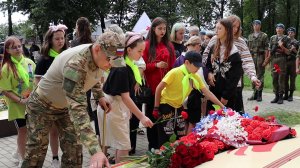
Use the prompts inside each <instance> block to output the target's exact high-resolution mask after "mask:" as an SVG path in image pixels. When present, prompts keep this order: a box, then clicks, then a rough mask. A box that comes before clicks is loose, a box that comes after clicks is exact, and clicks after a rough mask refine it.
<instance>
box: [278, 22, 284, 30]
mask: <svg viewBox="0 0 300 168" xmlns="http://www.w3.org/2000/svg"><path fill="white" fill-rule="evenodd" d="M278 27H279V28H282V29H285V26H284V24H282V23H278V24H277V25H276V28H278Z"/></svg>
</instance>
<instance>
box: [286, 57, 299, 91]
mask: <svg viewBox="0 0 300 168" xmlns="http://www.w3.org/2000/svg"><path fill="white" fill-rule="evenodd" d="M286 64H287V67H286V75H285V77H286V78H285V92H286V93H287V92H288V91H294V90H295V89H296V86H295V85H296V77H297V74H296V60H295V59H290V60H287V62H286Z"/></svg>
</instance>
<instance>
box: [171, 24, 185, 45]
mask: <svg viewBox="0 0 300 168" xmlns="http://www.w3.org/2000/svg"><path fill="white" fill-rule="evenodd" d="M180 29H183V30H185V26H184V24H183V23H175V24H174V25H173V27H172V30H171V35H170V40H171V41H172V42H176V38H177V37H176V32H177V31H178V30H180Z"/></svg>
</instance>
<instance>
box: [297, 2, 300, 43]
mask: <svg viewBox="0 0 300 168" xmlns="http://www.w3.org/2000/svg"><path fill="white" fill-rule="evenodd" d="M299 19H300V1H297V21H296V33H297V37H298V38H297V39H299V37H300V36H299Z"/></svg>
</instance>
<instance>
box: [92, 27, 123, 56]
mask: <svg viewBox="0 0 300 168" xmlns="http://www.w3.org/2000/svg"><path fill="white" fill-rule="evenodd" d="M96 43H98V44H100V46H101V48H102V49H103V51H104V52H105V53H106V55H107V57H116V56H119V57H122V56H123V55H124V47H125V38H124V35H123V34H118V33H116V32H113V31H107V32H104V33H103V34H101V35H100V36H99V37H98V39H97V41H96Z"/></svg>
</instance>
